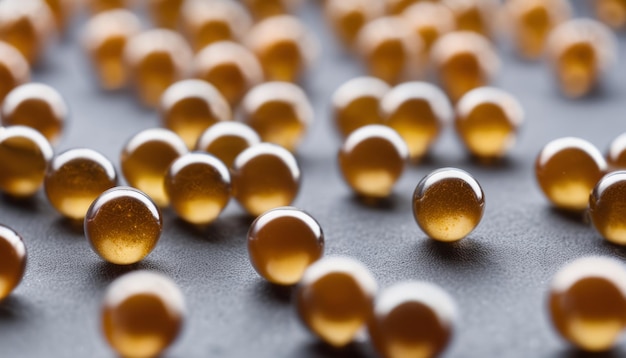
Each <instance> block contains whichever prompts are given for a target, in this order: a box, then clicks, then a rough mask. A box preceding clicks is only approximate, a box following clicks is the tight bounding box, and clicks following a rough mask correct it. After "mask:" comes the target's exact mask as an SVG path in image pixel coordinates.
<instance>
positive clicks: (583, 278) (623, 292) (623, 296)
mask: <svg viewBox="0 0 626 358" xmlns="http://www.w3.org/2000/svg"><path fill="white" fill-rule="evenodd" d="M548 309H549V311H550V316H551V318H552V323H553V324H554V328H556V330H557V332H558V333H560V334H561V336H563V338H565V339H567V340H568V341H569V342H570V343H572V344H573V345H575V346H576V347H578V348H580V349H583V350H586V351H592V352H599V351H606V350H609V349H611V347H613V345H614V344H615V342H616V340H617V339H618V337H619V336H620V335H621V333H622V332H623V331H624V328H625V327H626V315H625V313H626V270H625V269H624V266H623V264H622V263H621V262H619V261H617V260H614V259H610V258H605V257H586V258H581V259H578V260H575V261H573V262H571V263H569V264H567V265H566V266H565V267H563V268H562V269H561V270H559V272H558V273H557V274H556V275H555V276H554V278H553V279H552V283H551V285H550V292H549V302H548Z"/></svg>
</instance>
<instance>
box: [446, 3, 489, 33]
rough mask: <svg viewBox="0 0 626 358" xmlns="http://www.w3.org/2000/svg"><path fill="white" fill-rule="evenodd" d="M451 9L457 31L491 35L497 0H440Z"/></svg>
mask: <svg viewBox="0 0 626 358" xmlns="http://www.w3.org/2000/svg"><path fill="white" fill-rule="evenodd" d="M442 3H443V4H444V5H445V6H447V7H448V8H450V10H452V12H453V14H454V17H455V19H456V27H457V29H458V30H459V31H472V32H476V33H478V34H481V35H484V36H487V37H491V35H493V31H494V25H495V19H496V17H497V11H498V6H499V5H500V4H499V1H497V0H442Z"/></svg>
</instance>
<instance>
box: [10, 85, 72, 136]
mask: <svg viewBox="0 0 626 358" xmlns="http://www.w3.org/2000/svg"><path fill="white" fill-rule="evenodd" d="M0 114H1V115H2V125H3V126H16V125H21V126H27V127H31V128H33V129H36V130H37V131H39V133H41V134H43V135H44V137H46V138H47V139H48V140H49V141H50V142H51V143H52V144H55V143H56V142H57V141H58V140H59V137H60V136H61V134H62V132H63V129H64V127H65V122H66V120H67V117H68V109H67V105H66V104H65V100H64V99H63V97H62V96H61V94H60V93H59V92H57V90H55V89H54V88H52V87H50V86H48V85H45V84H43V83H26V84H23V85H21V86H18V87H15V88H14V89H13V90H12V91H11V92H9V94H8V95H7V96H6V97H5V98H4V102H3V103H2V108H0Z"/></svg>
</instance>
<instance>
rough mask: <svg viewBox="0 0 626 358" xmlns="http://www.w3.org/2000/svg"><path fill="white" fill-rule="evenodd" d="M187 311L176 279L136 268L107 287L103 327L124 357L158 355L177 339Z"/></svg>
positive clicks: (111, 343) (102, 319)
mask: <svg viewBox="0 0 626 358" xmlns="http://www.w3.org/2000/svg"><path fill="white" fill-rule="evenodd" d="M185 315H186V308H185V300H184V297H183V294H182V293H181V292H180V289H179V288H178V286H176V284H175V283H174V282H172V281H171V280H170V279H169V278H167V277H165V276H163V275H161V274H158V273H154V272H148V271H135V272H131V273H129V274H126V275H124V276H122V277H120V278H118V279H116V280H115V281H113V283H111V285H110V286H109V287H108V288H107V291H106V293H105V296H104V301H103V303H102V311H101V324H102V331H103V333H104V337H105V338H106V340H107V342H108V343H109V345H110V346H111V348H113V349H114V350H115V351H116V352H117V353H118V354H119V355H121V356H123V357H137V358H149V357H157V356H160V355H161V353H162V352H163V351H164V350H165V349H166V348H167V347H169V346H170V345H171V344H172V343H173V342H174V341H175V340H176V338H177V337H178V335H179V333H180V331H181V330H182V327H183V323H184V319H185Z"/></svg>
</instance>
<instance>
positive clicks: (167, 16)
mask: <svg viewBox="0 0 626 358" xmlns="http://www.w3.org/2000/svg"><path fill="white" fill-rule="evenodd" d="M147 5H148V10H149V11H150V16H151V17H152V22H153V23H154V24H155V25H156V27H164V28H168V29H176V27H177V26H178V19H179V17H180V12H181V9H180V8H181V7H182V5H183V0H148V1H147Z"/></svg>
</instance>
